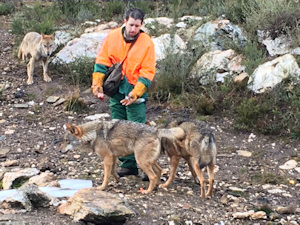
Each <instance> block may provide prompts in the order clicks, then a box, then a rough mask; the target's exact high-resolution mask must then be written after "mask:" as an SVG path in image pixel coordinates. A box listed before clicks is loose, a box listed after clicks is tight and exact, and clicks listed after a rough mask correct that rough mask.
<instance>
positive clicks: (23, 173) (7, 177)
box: [2, 168, 40, 190]
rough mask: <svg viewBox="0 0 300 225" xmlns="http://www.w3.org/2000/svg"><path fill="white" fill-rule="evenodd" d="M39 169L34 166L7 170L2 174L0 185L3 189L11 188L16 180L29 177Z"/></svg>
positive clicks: (37, 172)
mask: <svg viewBox="0 0 300 225" xmlns="http://www.w3.org/2000/svg"><path fill="white" fill-rule="evenodd" d="M39 172H40V171H39V170H38V169H36V168H26V169H22V170H19V171H17V172H7V173H5V174H4V177H3V180H2V187H3V190H8V189H11V188H12V186H13V185H17V184H15V183H16V182H20V181H22V179H23V180H26V179H29V178H30V177H32V176H34V175H37V174H39Z"/></svg>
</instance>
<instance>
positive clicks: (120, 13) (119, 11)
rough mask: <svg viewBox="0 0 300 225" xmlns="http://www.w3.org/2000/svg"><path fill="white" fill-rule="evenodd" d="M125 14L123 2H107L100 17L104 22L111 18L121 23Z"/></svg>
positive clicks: (114, 0) (115, 0)
mask: <svg viewBox="0 0 300 225" xmlns="http://www.w3.org/2000/svg"><path fill="white" fill-rule="evenodd" d="M124 12H125V3H124V2H123V1H117V0H113V1H109V2H107V4H106V5H105V8H104V12H103V15H102V17H103V18H104V20H105V21H109V20H112V18H116V17H117V18H118V20H119V22H120V21H123V19H124Z"/></svg>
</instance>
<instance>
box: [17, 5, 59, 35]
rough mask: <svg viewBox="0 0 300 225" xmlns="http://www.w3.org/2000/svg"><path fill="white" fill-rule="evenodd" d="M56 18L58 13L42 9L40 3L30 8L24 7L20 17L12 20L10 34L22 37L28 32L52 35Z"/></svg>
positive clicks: (45, 8) (49, 9)
mask: <svg viewBox="0 0 300 225" xmlns="http://www.w3.org/2000/svg"><path fill="white" fill-rule="evenodd" d="M58 18H59V12H56V11H55V10H51V8H49V7H44V6H42V5H41V3H34V4H33V6H32V7H29V6H25V7H24V8H23V11H22V15H21V16H17V17H15V18H14V19H13V23H12V33H13V34H21V35H23V34H26V33H27V32H29V31H35V32H37V33H44V34H52V33H53V32H54V31H55V29H54V26H55V23H56V21H57V20H58Z"/></svg>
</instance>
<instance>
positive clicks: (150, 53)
mask: <svg viewBox="0 0 300 225" xmlns="http://www.w3.org/2000/svg"><path fill="white" fill-rule="evenodd" d="M130 45H131V43H126V42H125V40H124V37H123V34H122V28H121V27H120V28H117V29H114V30H112V31H110V32H109V34H108V36H107V37H106V39H105V40H104V41H103V43H102V45H101V47H100V49H99V52H98V54H97V57H96V64H100V65H105V66H107V67H110V66H111V65H112V64H115V63H116V62H121V61H122V60H123V59H124V58H125V56H126V54H127V52H128V50H129V48H130ZM95 68H97V67H95ZM122 71H123V74H125V75H126V78H127V80H128V82H129V83H130V84H132V85H135V84H136V82H137V80H138V78H139V77H141V78H146V79H148V80H150V81H152V80H153V79H154V75H155V47H154V43H153V41H152V40H151V38H150V36H149V35H148V34H146V33H143V32H142V33H140V35H139V37H138V39H137V40H136V42H135V43H134V44H133V46H132V48H131V49H130V51H129V53H128V55H127V58H126V59H125V61H124V63H123V67H122ZM94 72H102V71H94Z"/></svg>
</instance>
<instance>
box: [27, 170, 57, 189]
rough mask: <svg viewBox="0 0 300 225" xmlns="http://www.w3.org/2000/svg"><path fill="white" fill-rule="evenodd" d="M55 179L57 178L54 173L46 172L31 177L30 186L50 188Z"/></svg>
mask: <svg viewBox="0 0 300 225" xmlns="http://www.w3.org/2000/svg"><path fill="white" fill-rule="evenodd" d="M55 179H56V177H55V175H54V173H52V172H49V171H46V172H43V173H41V174H39V175H38V176H34V177H31V178H30V179H29V180H28V184H36V185H37V186H39V187H45V186H48V185H49V183H51V182H52V181H54V180H55Z"/></svg>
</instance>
